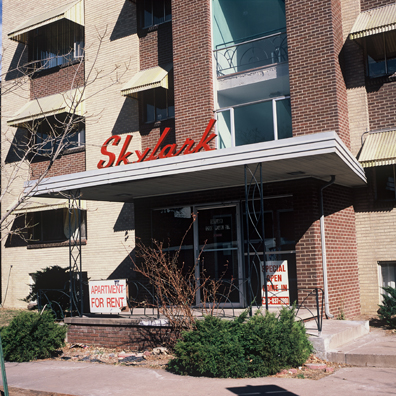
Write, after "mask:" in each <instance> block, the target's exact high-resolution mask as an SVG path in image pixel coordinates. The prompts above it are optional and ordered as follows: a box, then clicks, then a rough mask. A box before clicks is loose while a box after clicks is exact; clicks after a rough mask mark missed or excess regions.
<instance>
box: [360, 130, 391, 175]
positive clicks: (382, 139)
mask: <svg viewBox="0 0 396 396" xmlns="http://www.w3.org/2000/svg"><path fill="white" fill-rule="evenodd" d="M359 162H360V163H361V164H362V166H363V167H364V168H370V167H372V166H383V165H392V164H396V131H387V132H371V133H369V134H368V135H367V137H366V140H365V141H364V144H363V148H362V151H361V152H360V155H359Z"/></svg>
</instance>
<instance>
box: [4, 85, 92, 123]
mask: <svg viewBox="0 0 396 396" xmlns="http://www.w3.org/2000/svg"><path fill="white" fill-rule="evenodd" d="M84 108H85V103H84V100H83V99H82V93H81V91H80V90H79V89H78V88H77V89H73V90H71V91H67V92H63V93H61V94H55V95H50V96H46V97H44V98H40V99H36V100H31V101H29V102H28V103H26V104H25V105H24V106H22V108H21V109H19V111H18V112H17V113H16V114H14V115H13V117H12V118H11V119H10V120H8V121H7V124H8V125H9V126H14V127H18V126H23V125H24V124H27V123H30V122H32V121H34V120H38V119H40V118H44V117H49V116H53V115H56V114H61V113H72V112H73V111H75V114H77V115H79V116H83V115H84Z"/></svg>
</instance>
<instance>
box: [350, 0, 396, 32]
mask: <svg viewBox="0 0 396 396" xmlns="http://www.w3.org/2000/svg"><path fill="white" fill-rule="evenodd" d="M392 30H396V3H394V4H390V5H387V6H383V7H378V8H374V9H372V10H369V11H365V12H362V13H360V15H359V16H358V17H357V19H356V21H355V24H354V25H353V28H352V30H351V32H350V33H349V39H350V40H355V39H359V38H362V37H367V36H372V35H374V34H379V33H384V32H389V31H392Z"/></svg>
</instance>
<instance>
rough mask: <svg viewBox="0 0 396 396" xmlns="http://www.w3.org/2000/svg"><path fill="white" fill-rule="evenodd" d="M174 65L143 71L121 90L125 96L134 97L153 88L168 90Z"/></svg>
mask: <svg viewBox="0 0 396 396" xmlns="http://www.w3.org/2000/svg"><path fill="white" fill-rule="evenodd" d="M172 67H173V65H172V64H168V65H165V66H162V67H161V66H155V67H152V68H150V69H145V70H141V71H140V72H138V73H136V74H135V75H134V76H133V77H132V78H131V80H130V81H128V82H127V83H126V84H125V85H124V86H123V87H122V89H121V94H122V95H123V96H133V97H136V94H137V93H138V92H141V91H146V90H148V89H153V88H158V87H162V88H166V89H168V73H169V72H170V71H171V70H172Z"/></svg>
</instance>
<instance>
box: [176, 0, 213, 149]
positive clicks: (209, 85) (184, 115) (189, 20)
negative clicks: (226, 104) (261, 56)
mask: <svg viewBox="0 0 396 396" xmlns="http://www.w3.org/2000/svg"><path fill="white" fill-rule="evenodd" d="M172 28H173V67H174V78H175V116H176V133H177V137H176V142H177V143H179V144H181V143H183V142H184V141H185V139H186V138H187V137H190V138H192V139H195V140H196V139H198V141H199V139H200V137H201V136H202V133H203V131H204V130H205V127H206V125H207V124H208V122H209V120H210V119H211V118H213V108H214V107H213V106H214V102H213V69H212V44H211V18H210V1H209V0H189V1H184V0H172Z"/></svg>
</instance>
